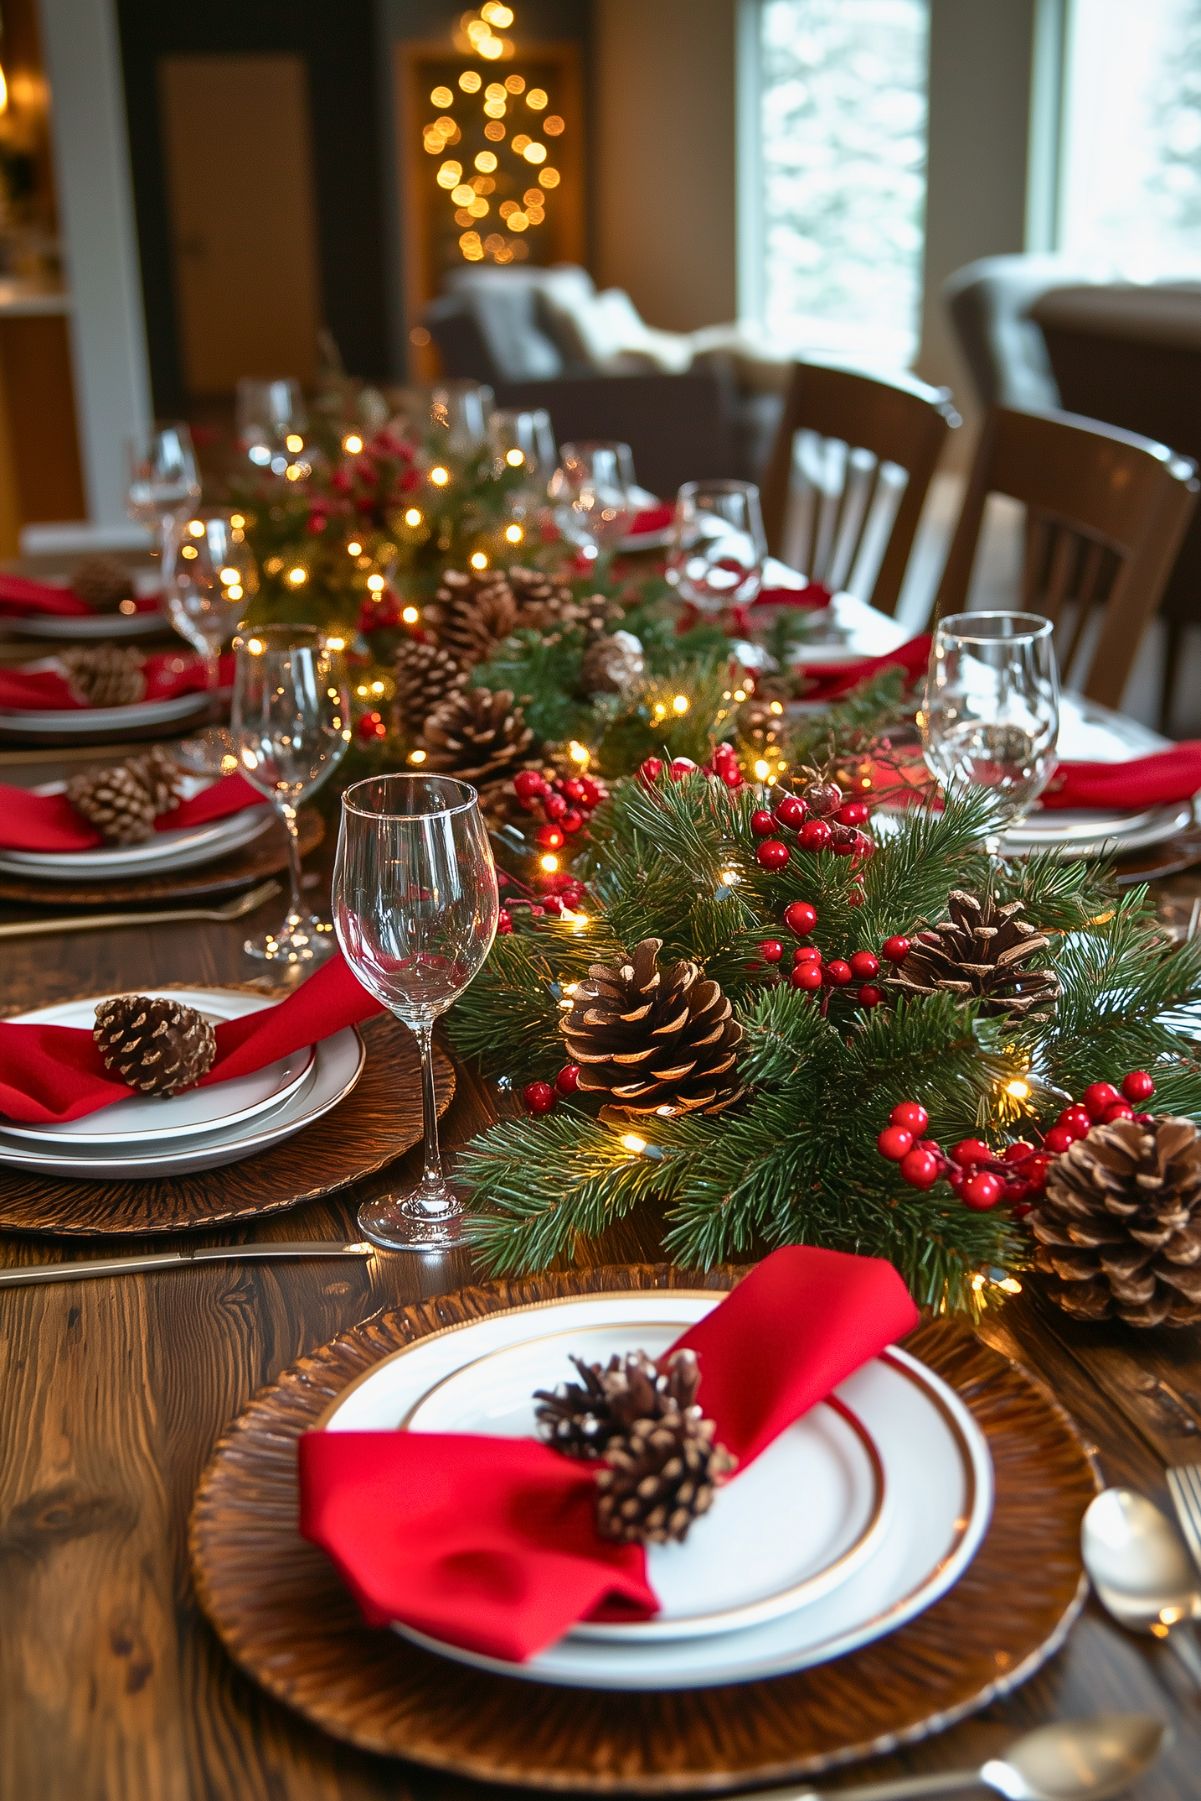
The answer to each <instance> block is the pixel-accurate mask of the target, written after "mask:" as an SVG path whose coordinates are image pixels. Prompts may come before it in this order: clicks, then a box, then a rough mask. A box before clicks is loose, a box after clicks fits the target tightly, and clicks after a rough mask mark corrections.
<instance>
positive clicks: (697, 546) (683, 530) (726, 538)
mask: <svg viewBox="0 0 1201 1801" xmlns="http://www.w3.org/2000/svg"><path fill="white" fill-rule="evenodd" d="M766 556H767V539H766V536H765V535H764V531H763V515H762V512H761V511H760V508H759V490H758V488H757V487H756V486H755V484H754V482H738V481H698V482H685V483H684V486H683V487H682V488H681V489H680V491H679V493H678V494H677V495H676V513H675V520H674V522H673V524H672V539H671V549H670V551H669V553H668V559H667V570H666V575H667V580H668V581H669V582H670V583H671V585H672V587H673V588H674V589H675V591H676V593H677V594H678V595H679V596H680V599H681V600H685V601H688V602H689V603H690V604H691V605H692V606H694V607H696V609H697V610H698V612H701V613H707V614H713V615H715V614H718V613H723V612H725V610H726V609H727V608H728V607H745V606H749V605H750V604H751V602H752V601H754V600H755V599H756V598H757V597H758V594H759V590H760V588H761V587H762V586H763V563H764V559H765V558H766Z"/></svg>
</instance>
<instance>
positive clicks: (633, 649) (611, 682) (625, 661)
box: [580, 632, 646, 694]
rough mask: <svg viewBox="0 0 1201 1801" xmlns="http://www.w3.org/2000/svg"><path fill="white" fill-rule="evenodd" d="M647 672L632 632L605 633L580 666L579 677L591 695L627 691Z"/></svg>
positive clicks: (637, 642) (639, 647) (590, 646)
mask: <svg viewBox="0 0 1201 1801" xmlns="http://www.w3.org/2000/svg"><path fill="white" fill-rule="evenodd" d="M645 674H646V658H645V657H644V656H643V654H642V645H641V643H640V642H639V640H638V639H637V638H636V637H635V636H634V634H633V632H604V633H602V634H601V635H600V636H599V637H596V638H594V639H593V640H592V643H591V644H590V645H589V646H588V648H587V650H586V651H585V652H584V660H583V662H582V664H581V665H580V680H581V682H582V684H583V686H584V688H585V690H586V691H587V693H589V694H628V693H629V691H630V689H631V688H635V687H636V686H637V685H638V683H639V682H640V681H641V680H642V678H643V676H644V675H645Z"/></svg>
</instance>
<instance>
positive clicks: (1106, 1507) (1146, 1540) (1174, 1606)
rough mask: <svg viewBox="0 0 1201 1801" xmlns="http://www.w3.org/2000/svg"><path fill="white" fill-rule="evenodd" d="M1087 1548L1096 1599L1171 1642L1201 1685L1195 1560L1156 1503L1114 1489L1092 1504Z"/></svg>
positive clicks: (1125, 1622) (1133, 1625)
mask: <svg viewBox="0 0 1201 1801" xmlns="http://www.w3.org/2000/svg"><path fill="white" fill-rule="evenodd" d="M1080 1547H1081V1551H1082V1553H1083V1556H1084V1567H1085V1569H1086V1570H1087V1571H1088V1573H1089V1577H1090V1579H1091V1581H1092V1585H1093V1587H1094V1589H1095V1590H1096V1593H1097V1599H1098V1600H1099V1601H1100V1602H1101V1605H1102V1606H1103V1607H1105V1608H1106V1609H1107V1610H1108V1611H1109V1612H1110V1613H1111V1614H1112V1615H1113V1617H1114V1619H1115V1620H1116V1621H1117V1622H1118V1624H1119V1626H1125V1627H1126V1628H1127V1629H1128V1630H1129V1631H1131V1632H1148V1633H1150V1634H1151V1636H1152V1637H1153V1638H1161V1639H1165V1640H1166V1641H1167V1643H1168V1644H1169V1645H1170V1646H1171V1648H1172V1650H1173V1651H1175V1653H1176V1655H1177V1656H1178V1657H1179V1658H1180V1661H1181V1663H1183V1664H1184V1666H1185V1668H1186V1669H1187V1670H1188V1672H1189V1675H1190V1676H1191V1677H1192V1679H1193V1681H1194V1682H1195V1683H1196V1684H1197V1685H1198V1686H1199V1687H1201V1649H1198V1646H1197V1641H1196V1639H1195V1638H1194V1637H1193V1633H1192V1626H1191V1622H1192V1621H1193V1620H1195V1619H1196V1618H1197V1616H1198V1614H1199V1613H1201V1595H1198V1592H1197V1578H1196V1574H1195V1572H1194V1570H1193V1566H1192V1563H1191V1562H1190V1560H1189V1554H1188V1552H1187V1551H1186V1550H1185V1548H1184V1545H1183V1543H1182V1541H1181V1539H1180V1538H1179V1536H1178V1535H1177V1532H1176V1529H1175V1527H1174V1526H1173V1525H1172V1524H1171V1522H1170V1521H1169V1520H1168V1519H1167V1517H1166V1515H1164V1514H1162V1513H1161V1512H1160V1510H1159V1508H1158V1507H1157V1506H1156V1505H1155V1503H1154V1501H1149V1500H1148V1499H1147V1497H1146V1496H1145V1495H1140V1494H1138V1493H1136V1491H1135V1490H1134V1489H1132V1488H1107V1489H1105V1490H1104V1491H1103V1492H1102V1493H1101V1494H1099V1495H1098V1496H1097V1498H1096V1500H1095V1501H1093V1502H1091V1503H1090V1505H1089V1508H1088V1511H1087V1512H1086V1514H1085V1516H1084V1520H1083V1522H1082V1524H1081V1527H1080Z"/></svg>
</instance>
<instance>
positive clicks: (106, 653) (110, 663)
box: [58, 644, 146, 707]
mask: <svg viewBox="0 0 1201 1801" xmlns="http://www.w3.org/2000/svg"><path fill="white" fill-rule="evenodd" d="M58 660H59V663H60V665H61V667H62V671H63V674H64V675H65V676H66V678H67V683H68V686H69V687H70V689H71V692H72V694H74V696H75V698H76V699H77V700H81V701H83V702H84V704H85V705H86V706H89V707H130V706H133V705H134V704H135V703H136V702H137V701H139V700H141V699H142V698H143V696H144V695H145V693H146V677H145V675H144V673H143V671H142V659H141V657H140V656H139V655H138V653H137V651H136V650H130V649H128V648H127V647H126V646H124V645H120V644H94V645H92V644H89V645H81V646H80V647H78V648H77V649H73V650H64V651H63V652H62V653H61V655H60V656H59V659H58Z"/></svg>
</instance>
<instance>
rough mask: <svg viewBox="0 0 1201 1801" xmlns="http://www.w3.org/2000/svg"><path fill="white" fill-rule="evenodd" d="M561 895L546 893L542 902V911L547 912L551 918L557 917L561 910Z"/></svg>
mask: <svg viewBox="0 0 1201 1801" xmlns="http://www.w3.org/2000/svg"><path fill="white" fill-rule="evenodd" d="M563 904H564V903H563V896H562V895H561V894H548V895H547V896H546V897H545V899H544V900H543V902H542V911H543V912H544V913H549V914H550V916H551V918H552V919H558V918H559V917H560V916H561V914H562V912H563Z"/></svg>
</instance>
